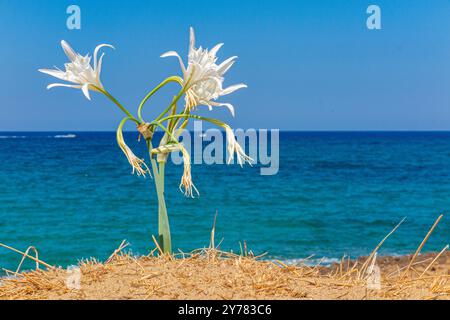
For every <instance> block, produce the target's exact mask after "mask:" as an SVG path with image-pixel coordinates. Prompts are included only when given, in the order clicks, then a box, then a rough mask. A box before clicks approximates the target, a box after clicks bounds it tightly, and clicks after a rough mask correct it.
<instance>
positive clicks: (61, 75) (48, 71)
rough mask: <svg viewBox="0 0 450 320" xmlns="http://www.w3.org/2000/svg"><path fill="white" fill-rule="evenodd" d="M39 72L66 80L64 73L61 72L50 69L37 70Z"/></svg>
mask: <svg viewBox="0 0 450 320" xmlns="http://www.w3.org/2000/svg"><path fill="white" fill-rule="evenodd" d="M38 71H39V72H42V73H45V74H48V75H50V76H52V77H55V78H58V79H61V80H66V73H65V72H64V71H61V70H52V69H39V70H38Z"/></svg>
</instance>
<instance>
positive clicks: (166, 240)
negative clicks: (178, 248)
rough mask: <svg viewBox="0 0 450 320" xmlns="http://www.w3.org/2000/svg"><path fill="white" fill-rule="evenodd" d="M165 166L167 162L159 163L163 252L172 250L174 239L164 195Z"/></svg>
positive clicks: (158, 188) (161, 243) (159, 215)
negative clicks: (171, 233) (172, 238)
mask: <svg viewBox="0 0 450 320" xmlns="http://www.w3.org/2000/svg"><path fill="white" fill-rule="evenodd" d="M164 168H165V162H160V163H159V175H158V182H157V183H156V184H157V187H156V188H157V193H158V202H159V208H158V239H159V245H160V247H161V249H162V251H163V253H171V252H172V240H171V237H170V225H169V216H168V215H167V208H166V200H165V197H164Z"/></svg>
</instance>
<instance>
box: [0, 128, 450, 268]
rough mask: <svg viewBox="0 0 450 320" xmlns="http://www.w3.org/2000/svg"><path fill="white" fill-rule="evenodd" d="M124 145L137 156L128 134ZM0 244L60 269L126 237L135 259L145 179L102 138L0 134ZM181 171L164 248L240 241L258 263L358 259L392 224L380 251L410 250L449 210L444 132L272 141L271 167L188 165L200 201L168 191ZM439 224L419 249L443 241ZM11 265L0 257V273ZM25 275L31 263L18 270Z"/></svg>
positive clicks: (175, 171) (151, 206)
mask: <svg viewBox="0 0 450 320" xmlns="http://www.w3.org/2000/svg"><path fill="white" fill-rule="evenodd" d="M126 139H127V141H130V145H131V146H132V147H133V148H135V149H136V150H137V152H136V153H137V154H139V155H144V154H145V150H144V146H143V143H141V144H138V142H137V136H136V134H134V133H127V134H126ZM0 163H1V166H0V242H1V243H4V244H7V245H10V246H12V247H15V248H18V249H20V250H25V249H26V248H27V247H28V246H30V245H33V246H35V247H36V248H37V249H38V250H39V255H40V258H41V259H42V260H44V261H46V262H48V263H50V264H55V265H62V266H67V265H71V264H74V263H76V262H77V260H79V259H82V258H89V257H97V258H99V259H104V258H106V257H108V256H109V255H110V254H111V252H112V251H113V250H114V249H116V248H117V247H118V246H119V244H120V243H121V241H122V240H123V239H127V240H128V241H129V242H130V244H131V246H130V248H131V250H132V251H133V253H135V254H146V253H148V252H149V251H150V250H151V249H153V248H154V244H153V242H152V240H151V235H152V234H155V233H156V230H157V210H156V209H157V202H156V194H155V191H154V187H153V181H152V180H151V179H148V178H147V179H143V178H139V177H137V176H133V175H131V169H130V167H129V165H128V163H127V162H126V159H125V157H124V156H123V154H122V153H121V151H120V149H119V148H118V147H117V145H116V142H115V133H113V132H39V133H30V132H7V133H0ZM181 170H182V167H181V166H173V165H172V166H170V165H169V167H168V169H167V170H166V171H167V174H168V177H167V180H166V181H167V182H166V188H167V189H166V193H167V203H168V210H169V216H170V222H171V228H172V236H173V246H174V248H175V249H176V248H180V249H181V250H183V251H185V252H187V251H189V250H192V249H195V248H199V247H203V246H207V245H208V244H209V237H210V231H211V227H212V223H213V220H214V215H215V212H216V210H217V212H218V218H217V230H216V241H217V242H220V241H221V240H222V239H223V240H222V242H221V245H220V247H221V249H224V250H233V251H234V252H239V251H240V245H239V243H240V242H241V243H243V242H244V241H245V242H246V244H247V247H248V248H249V249H251V250H253V252H254V253H255V254H261V253H264V252H268V254H267V256H266V258H268V259H270V258H277V259H283V260H291V261H295V260H294V259H301V258H304V257H307V256H309V255H311V254H314V255H315V256H314V258H315V259H320V258H322V257H325V258H326V260H325V261H332V259H336V258H340V257H342V256H343V255H344V254H346V255H350V256H351V257H356V256H359V255H365V254H368V253H370V251H371V250H372V249H373V248H374V247H375V246H376V245H377V243H378V242H379V241H380V240H381V239H382V238H383V237H384V236H385V235H386V234H387V233H388V232H389V231H390V230H391V229H392V228H393V227H394V226H395V225H396V224H397V223H398V222H399V221H400V220H401V219H402V218H403V217H406V221H405V222H404V224H403V225H402V226H401V227H400V228H399V229H398V230H397V232H395V233H394V234H393V235H392V236H391V237H390V238H389V240H388V241H387V242H386V243H385V245H384V246H383V248H382V249H381V250H380V252H381V253H382V254H406V253H411V252H413V251H414V250H415V249H416V248H417V246H418V245H419V244H420V242H421V241H422V239H423V237H424V236H425V235H426V233H427V232H428V229H429V228H430V227H431V225H432V224H433V223H434V221H435V220H436V218H437V217H438V216H439V215H440V214H441V213H444V214H445V213H446V212H447V211H448V209H449V208H450V132H281V133H280V169H279V173H278V174H277V175H273V176H261V175H260V170H259V168H258V166H253V167H249V166H246V167H244V168H240V167H239V166H238V165H233V166H226V165H193V167H192V175H193V179H194V182H195V184H196V186H197V188H198V189H199V191H200V193H201V195H200V198H198V199H197V198H196V199H189V198H185V197H184V196H183V195H182V194H181V193H180V192H179V190H178V184H179V178H180V175H181ZM449 231H450V217H447V216H444V218H443V220H442V221H441V222H440V224H439V225H438V227H437V228H436V230H435V231H434V233H433V235H432V236H431V238H430V239H429V241H428V243H427V244H426V246H425V247H424V251H436V250H440V249H442V248H443V247H444V246H445V245H446V244H447V243H449V240H450V239H449V235H450V232H449ZM19 261H20V256H19V255H17V254H16V253H13V252H11V251H8V250H6V249H3V248H0V268H8V269H15V267H16V266H17V264H18V262H19ZM29 266H31V264H29Z"/></svg>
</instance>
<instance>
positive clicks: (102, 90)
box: [92, 85, 141, 124]
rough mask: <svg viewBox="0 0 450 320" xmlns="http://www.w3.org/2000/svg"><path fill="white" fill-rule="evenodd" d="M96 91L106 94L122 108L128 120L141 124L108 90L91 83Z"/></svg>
mask: <svg viewBox="0 0 450 320" xmlns="http://www.w3.org/2000/svg"><path fill="white" fill-rule="evenodd" d="M92 86H93V87H94V88H95V89H96V90H97V91H99V92H101V93H103V94H104V95H105V96H107V97H108V98H109V99H110V100H111V101H112V102H114V103H115V104H116V105H117V106H118V107H119V108H120V110H122V111H123V112H124V113H125V114H126V115H127V116H128V117H129V118H130V120H132V121H134V122H136V123H137V124H141V122H139V121H138V120H137V119H136V118H135V117H134V116H133V115H132V114H131V113H130V112H129V111H128V110H127V109H126V108H125V107H124V106H123V105H122V104H121V103H120V102H119V101H117V99H116V98H114V97H113V96H112V95H111V94H110V93H109V92H108V91H106V90H104V89H101V88H99V87H97V86H94V85H92Z"/></svg>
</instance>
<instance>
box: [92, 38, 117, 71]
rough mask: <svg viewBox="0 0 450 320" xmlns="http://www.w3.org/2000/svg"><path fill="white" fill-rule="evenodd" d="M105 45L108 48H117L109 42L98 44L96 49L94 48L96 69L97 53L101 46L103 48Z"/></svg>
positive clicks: (95, 65)
mask: <svg viewBox="0 0 450 320" xmlns="http://www.w3.org/2000/svg"><path fill="white" fill-rule="evenodd" d="M103 47H108V48H111V49H115V48H114V46H112V45H110V44H107V43H102V44H99V45H98V46H96V47H95V50H94V70H95V69H97V55H98V51H99V50H100V49H101V48H103ZM102 56H103V55H102Z"/></svg>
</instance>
